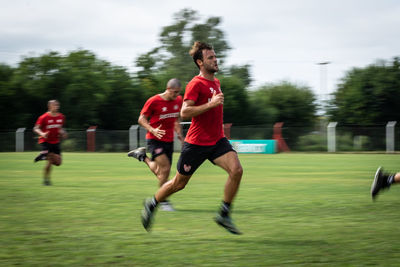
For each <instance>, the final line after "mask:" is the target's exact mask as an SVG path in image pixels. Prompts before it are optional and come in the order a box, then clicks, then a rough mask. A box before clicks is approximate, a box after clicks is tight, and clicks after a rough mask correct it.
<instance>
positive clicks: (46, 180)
mask: <svg viewBox="0 0 400 267" xmlns="http://www.w3.org/2000/svg"><path fill="white" fill-rule="evenodd" d="M43 185H51V182H50V180H49V179H44V181H43Z"/></svg>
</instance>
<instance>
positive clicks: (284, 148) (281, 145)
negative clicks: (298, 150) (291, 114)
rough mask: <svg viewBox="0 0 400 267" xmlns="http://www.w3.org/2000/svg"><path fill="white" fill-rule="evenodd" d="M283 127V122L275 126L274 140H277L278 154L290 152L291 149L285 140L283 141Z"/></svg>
mask: <svg viewBox="0 0 400 267" xmlns="http://www.w3.org/2000/svg"><path fill="white" fill-rule="evenodd" d="M282 126H283V122H277V123H275V124H274V135H273V139H274V140H276V143H277V144H278V152H288V151H290V148H289V147H288V145H287V144H286V142H285V139H283V136H282Z"/></svg>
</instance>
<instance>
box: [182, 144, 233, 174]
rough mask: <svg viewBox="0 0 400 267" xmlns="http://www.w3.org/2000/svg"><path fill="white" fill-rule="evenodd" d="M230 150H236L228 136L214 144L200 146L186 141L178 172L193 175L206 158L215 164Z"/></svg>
mask: <svg viewBox="0 0 400 267" xmlns="http://www.w3.org/2000/svg"><path fill="white" fill-rule="evenodd" d="M229 151H234V152H236V151H235V150H234V149H233V147H232V145H231V144H230V143H229V141H228V139H227V138H226V137H224V138H221V139H220V140H219V141H218V142H217V143H216V144H215V145H213V146H199V145H193V144H189V143H187V142H185V143H184V144H183V148H182V152H181V156H180V157H179V160H178V165H177V169H178V172H179V173H180V174H183V175H192V174H193V173H194V172H195V171H196V170H197V168H198V167H200V165H201V164H203V162H204V161H205V160H206V159H208V160H209V161H211V162H212V163H213V164H215V163H214V160H215V159H216V158H218V157H220V156H222V155H225V154H226V153H228V152H229Z"/></svg>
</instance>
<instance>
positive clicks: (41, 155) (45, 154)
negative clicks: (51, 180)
mask: <svg viewBox="0 0 400 267" xmlns="http://www.w3.org/2000/svg"><path fill="white" fill-rule="evenodd" d="M46 157H47V153H44V154H42V153H40V154H39V155H37V157H36V158H35V159H34V160H33V162H34V163H36V162H38V161H40V160H45V159H46Z"/></svg>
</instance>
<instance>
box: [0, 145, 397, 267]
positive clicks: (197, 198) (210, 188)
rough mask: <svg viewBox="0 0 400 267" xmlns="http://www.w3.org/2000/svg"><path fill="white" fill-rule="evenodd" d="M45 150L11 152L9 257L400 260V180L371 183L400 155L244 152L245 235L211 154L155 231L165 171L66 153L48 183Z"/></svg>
mask: <svg viewBox="0 0 400 267" xmlns="http://www.w3.org/2000/svg"><path fill="white" fill-rule="evenodd" d="M34 156H35V153H28V152H26V153H0V201H1V202H0V232H1V238H0V265H1V266H13V265H19V266H111V265H114V266H311V265H314V266H366V265H381V266H400V257H399V256H398V252H399V250H400V229H399V228H400V211H399V204H400V186H398V187H396V186H393V187H392V188H391V189H390V190H389V191H388V192H385V193H383V194H381V195H380V196H379V197H378V200H377V201H376V202H372V201H371V197H370V194H369V190H370V185H371V182H372V179H373V175H374V173H375V170H376V168H377V166H378V165H383V166H384V167H385V168H386V169H389V170H400V164H399V163H400V155H398V154H397V155H386V154H296V153H293V154H291V153H290V154H277V155H244V154H241V155H240V159H241V162H242V165H243V168H244V176H243V180H242V184H241V188H240V192H239V194H238V197H237V199H236V202H235V203H234V211H233V218H234V220H235V222H236V224H237V226H238V227H239V229H240V230H241V231H243V233H244V234H243V235H241V236H235V235H232V234H229V233H228V232H226V231H225V230H224V229H222V228H221V227H219V226H217V225H216V224H215V223H214V222H213V219H212V218H213V216H214V214H215V212H216V210H217V209H218V206H219V204H220V201H221V199H222V192H223V186H224V183H225V180H226V175H225V173H224V172H223V171H222V170H221V169H219V168H217V167H214V166H213V165H212V164H210V163H208V162H207V163H205V164H203V165H202V166H201V167H200V169H199V170H198V171H197V172H196V174H195V175H194V176H193V177H192V180H191V181H190V182H189V184H188V186H187V187H186V188H185V189H184V190H183V191H181V192H178V193H177V194H175V195H174V196H173V197H172V198H171V201H172V202H173V204H174V205H175V207H176V209H177V210H178V211H176V212H164V211H158V212H157V214H156V216H155V223H154V226H153V229H152V232H151V233H147V232H146V231H145V230H144V229H143V227H142V225H141V222H140V211H141V209H142V200H143V199H144V198H145V197H147V196H151V195H152V194H154V192H155V190H156V188H157V181H156V179H155V178H154V177H153V176H152V174H151V173H150V172H149V171H148V169H147V168H146V167H145V165H144V164H143V163H139V162H138V161H136V160H134V159H131V158H127V157H126V155H125V154H122V153H64V155H63V157H64V162H63V165H62V166H60V167H56V168H54V169H53V175H52V177H53V186H50V187H46V186H43V185H42V180H41V176H42V169H43V166H44V162H39V163H36V164H34V163H33V162H32V161H33V158H34ZM177 158H178V155H175V156H174V159H175V160H174V166H175V162H176V161H177ZM174 169H175V168H174ZM174 173H175V170H174V171H173V174H174Z"/></svg>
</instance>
